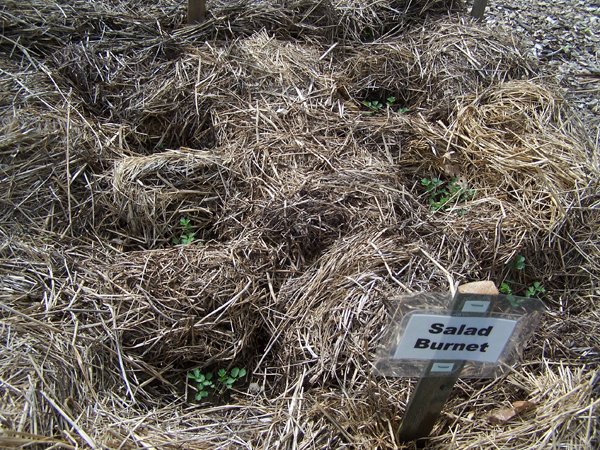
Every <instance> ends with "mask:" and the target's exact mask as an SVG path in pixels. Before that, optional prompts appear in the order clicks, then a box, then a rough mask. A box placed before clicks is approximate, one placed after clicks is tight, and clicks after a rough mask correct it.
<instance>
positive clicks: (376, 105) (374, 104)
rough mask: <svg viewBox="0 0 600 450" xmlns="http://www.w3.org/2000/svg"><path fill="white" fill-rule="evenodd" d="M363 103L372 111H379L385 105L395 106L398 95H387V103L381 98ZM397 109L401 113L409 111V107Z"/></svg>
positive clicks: (387, 106)
mask: <svg viewBox="0 0 600 450" xmlns="http://www.w3.org/2000/svg"><path fill="white" fill-rule="evenodd" d="M362 105H363V106H366V107H367V108H368V109H369V111H370V112H371V113H378V112H380V111H381V110H382V109H383V108H384V107H386V108H392V107H394V106H395V105H396V97H394V96H393V95H390V96H389V97H387V98H386V99H385V103H384V102H383V101H380V100H365V101H363V102H362ZM397 111H398V112H399V113H405V112H408V108H398V109H397Z"/></svg>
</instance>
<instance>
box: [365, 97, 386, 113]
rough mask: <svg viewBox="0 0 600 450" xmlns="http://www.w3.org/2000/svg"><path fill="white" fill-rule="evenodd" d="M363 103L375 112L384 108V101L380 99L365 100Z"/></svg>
mask: <svg viewBox="0 0 600 450" xmlns="http://www.w3.org/2000/svg"><path fill="white" fill-rule="evenodd" d="M362 104H363V105H364V106H366V107H367V108H369V110H370V111H371V112H374V113H376V112H379V111H380V110H381V108H383V103H381V102H380V101H379V100H365V101H364V102H362Z"/></svg>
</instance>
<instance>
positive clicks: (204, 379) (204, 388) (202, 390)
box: [188, 369, 215, 401]
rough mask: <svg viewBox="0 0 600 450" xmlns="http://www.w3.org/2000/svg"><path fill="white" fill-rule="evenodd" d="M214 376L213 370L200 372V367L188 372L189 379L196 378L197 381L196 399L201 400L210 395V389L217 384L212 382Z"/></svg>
mask: <svg viewBox="0 0 600 450" xmlns="http://www.w3.org/2000/svg"><path fill="white" fill-rule="evenodd" d="M212 377H213V374H212V373H211V372H209V373H207V374H204V373H202V372H200V369H194V370H192V371H191V372H189V373H188V379H191V380H194V382H195V383H196V386H195V387H196V396H195V399H196V400H198V401H200V400H202V399H203V398H206V397H208V394H209V390H210V389H214V387H215V385H214V383H213V382H212Z"/></svg>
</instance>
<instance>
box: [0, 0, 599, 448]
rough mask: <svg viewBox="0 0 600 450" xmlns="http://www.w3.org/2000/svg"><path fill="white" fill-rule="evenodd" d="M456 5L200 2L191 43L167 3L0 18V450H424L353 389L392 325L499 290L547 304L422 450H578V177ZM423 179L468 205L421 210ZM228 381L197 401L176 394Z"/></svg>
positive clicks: (591, 221) (593, 241) (589, 305)
mask: <svg viewBox="0 0 600 450" xmlns="http://www.w3.org/2000/svg"><path fill="white" fill-rule="evenodd" d="M456 3H457V2H453V1H441V0H440V1H425V0H424V1H389V2H388V1H384V2H367V3H360V4H358V3H355V2H354V3H353V2H348V1H347V0H344V1H342V0H339V1H338V0H335V1H325V2H322V1H313V0H295V1H292V2H284V3H281V2H271V1H260V2H248V1H239V2H233V3H232V2H209V4H208V6H209V11H210V14H209V17H208V18H207V20H206V21H205V22H203V23H201V24H198V25H194V26H186V25H184V23H185V14H184V13H185V9H184V5H183V3H182V2H180V1H174V0H161V1H158V2H142V1H136V2H131V1H128V2H120V1H110V2H108V1H96V2H84V1H77V0H73V1H69V2H47V1H44V2H42V1H37V0H28V1H25V2H16V1H10V0H7V1H5V2H4V3H3V5H2V7H0V22H1V23H2V26H3V34H2V36H0V178H1V180H2V186H3V187H5V188H4V189H3V190H2V192H1V193H0V202H1V203H0V204H1V207H0V236H1V239H0V334H1V336H2V341H3V343H4V346H3V347H2V348H1V349H0V386H1V389H0V396H1V397H2V401H1V402H0V446H2V447H13V448H14V447H18V446H21V447H25V446H28V447H37V448H80V447H82V446H87V447H90V448H130V447H131V448H134V447H135V448H222V447H236V448H237V447H244V448H309V447H310V448H341V447H356V448H414V445H413V444H406V445H405V444H403V443H400V442H398V441H397V438H396V431H397V429H398V426H399V424H400V421H401V420H402V415H403V413H404V409H405V407H406V402H407V400H408V396H409V394H410V391H411V386H412V385H413V384H414V383H413V382H412V381H411V380H406V379H393V378H387V379H386V378H383V377H375V376H374V375H373V372H372V370H371V368H372V364H373V362H374V359H375V357H376V350H377V347H378V346H379V344H380V343H381V340H382V339H383V337H384V336H385V335H386V329H387V325H388V324H389V320H390V315H391V314H392V312H393V311H395V309H396V307H397V302H398V300H399V298H400V297H401V296H402V295H403V294H407V293H413V292H423V291H448V290H453V289H454V288H455V286H456V284H457V283H460V282H463V281H470V280H474V279H491V280H494V281H495V282H496V283H500V282H502V281H505V280H509V281H510V283H511V284H512V286H513V289H515V290H517V291H522V290H524V288H525V287H527V286H528V285H530V284H531V283H532V282H533V281H541V282H542V283H543V284H544V287H545V288H546V290H547V292H546V294H545V295H544V296H543V299H544V301H545V302H546V303H547V305H548V308H549V310H548V314H547V315H546V316H545V318H544V320H543V322H542V325H541V327H540V329H539V331H538V332H537V334H536V338H535V339H534V340H533V341H532V342H531V343H530V344H529V345H528V346H527V349H526V352H525V355H524V356H523V361H522V363H521V364H517V365H515V366H514V367H513V370H512V372H511V373H510V374H509V375H508V376H506V377H504V378H503V379H500V380H497V381H492V382H489V381H481V382H471V383H469V384H467V383H462V382H461V383H460V384H459V386H458V389H457V392H456V395H454V396H453V397H452V399H451V401H450V402H449V404H448V405H447V407H446V408H445V410H444V411H445V412H444V414H443V416H442V418H441V420H440V421H439V423H438V424H437V426H436V428H435V429H434V431H433V438H432V439H431V441H430V446H431V447H432V448H448V447H459V448H489V447H490V446H497V447H502V448H549V447H552V448H558V447H568V448H593V447H594V445H596V444H597V442H598V439H599V437H598V436H597V435H596V434H597V431H596V428H597V427H595V426H594V425H595V420H596V416H597V406H598V401H597V394H598V393H597V384H598V376H597V365H598V362H599V361H598V352H597V349H598V346H599V345H600V344H599V342H598V329H597V328H598V325H597V324H598V308H597V306H596V303H597V302H595V298H596V297H597V292H596V291H597V284H598V280H599V279H600V269H599V267H600V264H598V261H599V258H600V250H599V249H600V247H599V246H598V239H597V234H598V225H599V223H600V222H599V219H600V217H599V216H598V211H597V206H598V186H597V180H598V179H599V177H598V174H599V172H600V170H599V168H598V167H597V161H598V160H597V157H596V156H594V150H593V148H592V146H591V145H590V142H589V140H588V139H587V135H586V133H585V130H584V129H583V128H582V126H581V124H580V123H579V122H578V120H577V118H576V116H574V114H573V112H572V111H571V110H570V108H569V105H568V104H567V103H566V102H565V100H564V99H563V98H562V97H561V96H560V93H559V92H558V91H557V89H556V88H555V86H553V85H552V84H550V82H549V81H547V80H543V79H541V78H540V77H539V74H538V73H537V72H536V70H537V69H536V67H535V64H533V63H532V62H531V61H529V60H528V59H527V57H526V56H525V54H524V53H523V51H522V50H521V49H520V47H519V45H518V42H517V39H516V38H514V37H513V36H509V35H500V34H495V33H492V32H490V31H489V30H486V29H485V28H482V27H481V26H480V25H477V24H473V23H468V22H465V21H463V20H461V19H460V18H451V17H448V14H449V12H453V11H454V10H455V7H456V6H457V5H456ZM390 96H393V97H396V100H395V101H394V102H393V105H391V106H390V107H382V108H381V109H380V110H379V111H372V110H369V109H368V108H367V107H366V106H365V105H364V104H363V101H381V102H383V103H385V101H386V99H387V98H388V97H390ZM433 177H439V178H441V179H443V180H444V181H446V182H450V181H451V180H452V179H454V178H456V179H458V180H459V182H460V183H462V184H463V186H465V187H466V188H468V189H472V190H473V191H474V195H473V196H472V197H469V198H464V199H453V200H452V201H450V202H449V203H448V204H447V205H446V207H445V208H442V209H440V210H437V211H435V210H432V208H431V207H430V205H429V198H428V197H429V194H428V193H427V192H426V190H425V189H424V188H423V187H422V186H421V179H422V178H433ZM181 218H187V219H189V221H190V225H191V227H192V228H193V232H194V233H195V239H196V240H195V242H194V243H192V244H190V245H174V244H173V242H172V239H173V238H177V237H179V236H180V234H181V233H182V232H183V231H184V229H183V228H182V226H181V225H180V222H179V221H180V219H181ZM517 254H519V255H524V256H525V257H526V268H525V270H523V271H519V272H518V273H515V271H514V270H513V269H511V261H512V260H513V258H514V257H515V255H517ZM234 366H242V367H245V368H247V369H248V371H249V372H250V374H249V376H248V377H247V379H245V380H243V381H241V382H240V383H238V384H237V385H236V388H235V389H234V390H232V391H230V392H227V393H225V394H224V395H221V396H219V395H215V396H212V397H210V398H209V399H208V401H207V402H206V403H196V402H194V401H193V396H194V393H195V392H194V387H193V386H190V385H189V383H188V382H187V379H186V375H187V372H188V371H189V370H191V369H193V368H200V369H202V370H204V371H215V370H217V369H218V368H231V367H234ZM250 383H252V385H251V384H250ZM518 400H529V401H531V402H533V403H535V404H536V407H535V408H534V409H533V410H531V411H529V412H527V413H524V414H523V415H522V416H518V417H516V418H514V419H512V420H511V421H509V422H507V423H504V424H501V425H497V424H496V425H494V424H490V423H488V422H487V421H485V420H484V417H485V415H486V414H488V413H489V412H490V411H492V410H493V409H495V408H497V407H503V406H508V405H510V403H511V402H513V401H518Z"/></svg>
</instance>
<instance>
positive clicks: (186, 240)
mask: <svg viewBox="0 0 600 450" xmlns="http://www.w3.org/2000/svg"><path fill="white" fill-rule="evenodd" d="M179 225H180V226H181V234H180V236H179V237H173V244H175V245H178V244H183V245H188V244H191V243H192V242H194V239H195V238H196V232H195V231H194V227H192V225H191V222H190V219H188V218H187V217H182V218H181V219H179Z"/></svg>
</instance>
